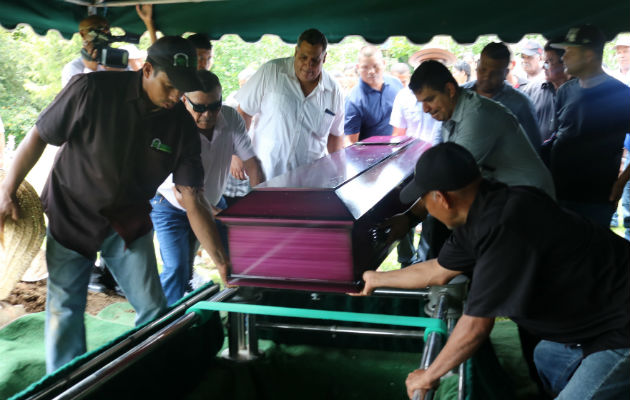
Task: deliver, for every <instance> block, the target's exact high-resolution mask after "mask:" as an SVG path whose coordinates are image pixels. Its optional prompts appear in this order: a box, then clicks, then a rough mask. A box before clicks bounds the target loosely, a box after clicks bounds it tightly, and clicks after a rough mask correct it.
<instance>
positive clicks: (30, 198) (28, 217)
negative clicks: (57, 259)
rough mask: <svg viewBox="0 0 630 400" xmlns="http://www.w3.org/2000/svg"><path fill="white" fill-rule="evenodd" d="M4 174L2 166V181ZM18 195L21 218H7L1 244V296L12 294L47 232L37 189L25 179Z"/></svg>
mask: <svg viewBox="0 0 630 400" xmlns="http://www.w3.org/2000/svg"><path fill="white" fill-rule="evenodd" d="M4 176H5V172H4V171H3V170H1V169H0V181H2V180H4ZM16 197H17V204H18V213H19V219H18V220H17V221H14V220H13V219H11V218H7V219H5V221H4V232H3V233H4V235H3V240H2V243H1V244H2V245H1V246H0V300H2V299H5V298H6V297H7V296H9V294H10V293H11V290H13V288H14V287H15V285H16V284H17V283H18V281H19V280H20V278H21V277H22V274H24V271H26V269H27V268H28V267H29V265H31V262H32V261H33V258H34V257H35V255H36V254H37V252H38V251H39V249H40V248H41V245H42V241H43V240H44V236H45V235H46V228H45V226H44V210H43V209H42V203H41V202H40V200H39V196H38V195H37V192H36V191H35V189H33V187H32V186H31V185H30V184H29V183H28V182H26V181H24V182H22V184H21V185H20V187H18V190H17V193H16Z"/></svg>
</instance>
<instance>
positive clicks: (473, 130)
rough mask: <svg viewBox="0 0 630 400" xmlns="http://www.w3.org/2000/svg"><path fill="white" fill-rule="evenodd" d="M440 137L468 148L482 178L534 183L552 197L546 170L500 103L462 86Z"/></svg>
mask: <svg viewBox="0 0 630 400" xmlns="http://www.w3.org/2000/svg"><path fill="white" fill-rule="evenodd" d="M442 137H443V139H444V141H448V142H454V143H457V144H459V145H462V146H464V147H465V148H466V149H468V151H470V152H471V153H472V155H473V156H474V157H475V160H477V163H478V164H479V167H480V168H481V173H482V175H483V177H484V178H486V179H495V180H498V181H501V182H503V183H506V184H507V185H510V186H515V185H527V186H534V187H537V188H539V189H541V190H543V191H544V192H546V193H547V194H548V195H550V196H551V197H553V198H555V190H554V186H553V180H552V179H551V174H550V173H549V170H548V169H547V167H545V165H544V164H543V162H542V160H541V159H540V157H538V154H537V153H536V151H535V150H534V148H533V147H532V144H531V143H530V142H529V140H528V139H527V136H525V132H524V131H523V128H522V127H521V125H520V124H519V123H518V121H517V120H516V118H515V117H514V115H513V114H512V113H511V112H510V111H509V110H508V109H507V108H505V107H504V106H502V105H501V104H499V103H497V102H495V101H492V100H490V99H487V98H485V97H482V96H480V95H478V94H477V93H475V92H472V91H470V90H466V89H462V90H461V92H460V94H459V98H458V99H457V104H456V105H455V110H453V115H451V118H450V119H449V120H447V121H445V122H444V123H443V124H442Z"/></svg>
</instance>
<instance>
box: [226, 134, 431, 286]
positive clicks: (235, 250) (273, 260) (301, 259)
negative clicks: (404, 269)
mask: <svg viewBox="0 0 630 400" xmlns="http://www.w3.org/2000/svg"><path fill="white" fill-rule="evenodd" d="M429 147H430V144H429V143H426V142H423V141H420V140H417V139H413V138H410V137H404V136H401V137H390V136H381V137H372V138H370V139H368V140H365V141H362V142H358V143H356V144H354V145H352V146H350V147H347V148H345V149H343V150H341V151H338V152H336V153H333V154H330V155H328V156H325V157H323V158H320V159H318V160H316V161H314V162H312V163H310V164H307V165H303V166H301V167H299V168H296V169H294V170H292V171H290V172H288V173H286V174H284V175H280V176H277V177H275V178H273V179H270V180H268V181H267V182H264V183H262V184H260V185H258V186H256V187H255V188H254V189H253V190H252V191H251V192H250V193H249V194H247V195H246V196H245V197H244V198H243V199H241V200H239V201H238V202H237V203H236V204H234V205H233V206H231V207H229V208H228V209H226V210H224V211H223V212H221V213H220V214H219V215H218V218H219V220H221V221H222V222H223V223H224V224H225V225H226V226H227V229H228V242H229V243H228V246H229V251H230V258H231V261H232V271H231V274H230V277H229V283H230V284H235V285H241V286H258V287H270V288H289V289H299V290H313V291H333V292H348V291H356V290H358V289H359V287H360V282H361V276H362V274H363V272H364V271H366V270H369V269H376V268H377V267H378V266H379V265H380V264H381V262H382V261H383V260H384V259H385V257H386V256H387V254H388V253H389V251H390V250H391V248H392V247H393V246H394V245H395V243H387V242H386V237H387V232H386V231H384V230H383V229H382V228H379V225H380V224H381V223H382V222H383V221H384V220H385V219H387V218H389V217H391V216H392V215H394V214H396V213H399V212H402V211H404V210H405V209H407V208H408V207H409V205H408V204H402V203H401V202H400V199H399V193H400V190H401V189H402V187H403V186H404V184H406V183H407V182H408V181H409V180H410V179H411V178H412V176H413V171H414V167H415V164H416V161H417V160H418V158H419V157H420V155H421V154H422V152H423V151H425V150H426V149H428V148H429Z"/></svg>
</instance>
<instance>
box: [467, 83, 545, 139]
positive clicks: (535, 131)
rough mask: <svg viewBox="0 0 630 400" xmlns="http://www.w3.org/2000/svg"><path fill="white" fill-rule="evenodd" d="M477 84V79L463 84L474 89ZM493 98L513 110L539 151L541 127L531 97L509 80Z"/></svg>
mask: <svg viewBox="0 0 630 400" xmlns="http://www.w3.org/2000/svg"><path fill="white" fill-rule="evenodd" d="M531 83H532V82H530V83H529V84H528V85H527V87H529V85H530V84H531ZM476 84H477V81H470V82H468V83H465V84H464V85H462V87H463V88H466V89H471V90H474V89H475V86H476ZM492 100H494V101H496V102H499V103H501V104H503V105H504V106H505V107H506V108H507V109H508V110H510V111H512V113H513V114H514V115H515V116H516V119H517V120H518V122H519V123H520V124H521V125H522V126H523V130H524V131H525V133H526V134H527V138H528V139H529V141H530V142H531V143H532V145H533V146H534V150H536V151H537V152H539V151H540V145H541V143H542V141H541V139H540V137H541V134H540V127H539V126H538V121H537V119H536V109H535V108H534V103H532V101H531V100H530V98H529V97H528V96H527V95H526V94H524V93H523V92H521V91H520V90H516V89H514V88H513V87H512V86H511V85H509V84H508V83H507V82H503V87H502V88H501V90H499V92H498V93H496V94H495V95H494V96H493V97H492Z"/></svg>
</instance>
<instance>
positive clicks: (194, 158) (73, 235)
mask: <svg viewBox="0 0 630 400" xmlns="http://www.w3.org/2000/svg"><path fill="white" fill-rule="evenodd" d="M36 125H37V129H38V130H39V134H40V136H41V138H42V140H44V141H45V142H47V143H50V144H54V145H58V146H61V148H60V150H59V152H58V153H57V156H56V158H55V163H54V165H53V168H52V171H51V173H50V176H49V177H48V181H47V182H46V186H45V187H44V190H43V192H42V202H43V205H44V210H45V211H46V214H47V215H48V219H49V228H50V230H51V232H52V234H53V236H54V237H55V239H56V240H57V241H58V242H59V243H61V244H62V245H64V246H65V247H67V248H69V249H72V250H75V251H77V252H79V253H81V254H83V255H84V256H86V257H93V256H94V255H95V254H96V252H97V251H98V249H99V248H100V246H101V244H102V242H103V240H104V239H105V238H106V237H107V236H108V235H109V234H111V232H112V231H111V229H112V228H113V229H114V230H116V231H117V232H118V233H119V234H120V235H121V236H122V237H123V239H124V240H125V242H126V243H127V245H129V244H130V243H131V242H132V241H134V240H135V239H137V238H138V237H140V236H142V235H144V234H146V233H147V232H149V231H150V230H151V228H152V225H151V219H150V217H149V212H150V210H151V206H150V204H149V199H150V198H151V197H153V196H154V195H155V192H156V189H157V187H158V186H159V185H160V184H161V183H162V182H163V181H164V180H165V179H166V177H167V176H168V175H169V174H170V173H171V172H172V173H173V178H174V181H175V182H176V183H177V184H179V185H185V186H194V187H202V185H203V168H202V166H201V158H200V142H199V135H198V134H197V129H196V126H195V123H194V121H193V119H192V118H191V117H190V115H189V113H188V112H187V111H186V109H185V107H184V106H183V105H182V104H181V103H179V104H177V106H175V107H174V108H173V109H170V110H165V109H158V110H155V106H154V105H153V104H152V103H151V102H150V100H149V99H148V97H147V96H146V94H145V93H144V91H143V89H142V72H141V71H139V72H96V73H91V74H81V75H77V76H75V77H73V79H72V80H71V81H70V82H69V83H68V85H66V87H65V88H64V89H63V90H62V91H61V92H60V93H59V94H58V95H57V97H56V98H55V100H54V101H53V102H52V103H51V104H50V105H49V106H48V108H46V110H44V111H43V112H42V113H41V114H40V116H39V119H38V120H37V124H36Z"/></svg>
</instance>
